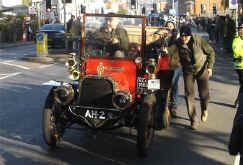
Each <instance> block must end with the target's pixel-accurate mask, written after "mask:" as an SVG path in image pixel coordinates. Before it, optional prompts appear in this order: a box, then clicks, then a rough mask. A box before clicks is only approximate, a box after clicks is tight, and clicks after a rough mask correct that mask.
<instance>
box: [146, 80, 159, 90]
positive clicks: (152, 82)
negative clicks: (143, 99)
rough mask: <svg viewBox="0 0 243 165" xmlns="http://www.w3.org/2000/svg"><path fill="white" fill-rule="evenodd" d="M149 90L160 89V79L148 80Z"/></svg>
mask: <svg viewBox="0 0 243 165" xmlns="http://www.w3.org/2000/svg"><path fill="white" fill-rule="evenodd" d="M148 89H160V80H159V79H153V80H148Z"/></svg>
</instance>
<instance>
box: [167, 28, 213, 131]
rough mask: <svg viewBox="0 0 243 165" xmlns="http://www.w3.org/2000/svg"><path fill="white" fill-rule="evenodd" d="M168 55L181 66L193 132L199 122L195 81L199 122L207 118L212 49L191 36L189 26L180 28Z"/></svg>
mask: <svg viewBox="0 0 243 165" xmlns="http://www.w3.org/2000/svg"><path fill="white" fill-rule="evenodd" d="M168 54H169V55H170V56H171V61H173V59H176V56H178V59H179V60H178V61H180V64H181V66H182V70H183V77H184V86H185V99H186V104H187V111H188V115H189V118H190V121H191V128H192V129H194V130H195V129H197V128H198V126H199V121H198V117H197V111H196V107H195V105H194V99H195V89H194V83H195V81H196V82H197V86H198V93H199V97H200V103H201V120H202V122H205V121H206V120H207V117H208V102H209V83H208V80H209V77H211V76H212V69H213V65H214V61H215V52H214V49H213V48H212V47H211V46H210V45H209V44H208V43H207V41H206V40H205V39H203V38H202V37H200V36H199V35H197V34H192V32H191V29H190V27H189V26H182V27H181V28H180V37H179V39H178V40H177V41H176V43H175V44H173V45H171V46H170V47H169V48H168ZM171 63H172V62H171Z"/></svg>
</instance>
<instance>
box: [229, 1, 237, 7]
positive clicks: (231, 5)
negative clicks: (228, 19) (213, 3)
mask: <svg viewBox="0 0 243 165" xmlns="http://www.w3.org/2000/svg"><path fill="white" fill-rule="evenodd" d="M237 8H238V3H237V0H229V9H237Z"/></svg>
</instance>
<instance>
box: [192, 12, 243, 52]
mask: <svg viewBox="0 0 243 165" xmlns="http://www.w3.org/2000/svg"><path fill="white" fill-rule="evenodd" d="M242 18H243V17H242ZM242 18H240V19H239V22H242ZM194 20H195V23H196V25H197V27H198V29H200V30H204V31H206V32H207V33H208V35H209V40H210V41H211V42H214V43H216V44H217V47H218V48H220V49H221V50H224V52H226V53H232V48H231V45H232V41H233V39H234V36H235V34H236V26H235V25H236V24H235V21H234V19H233V18H232V17H231V16H230V15H228V14H227V15H225V16H220V15H217V16H215V17H212V18H207V17H198V18H195V19H194Z"/></svg>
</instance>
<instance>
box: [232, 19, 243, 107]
mask: <svg viewBox="0 0 243 165" xmlns="http://www.w3.org/2000/svg"><path fill="white" fill-rule="evenodd" d="M232 50H233V53H234V69H235V71H236V72H237V74H238V77H239V82H240V89H239V93H242V92H243V23H242V24H240V25H239V26H238V36H236V37H235V38H234V40H233V43H232ZM238 95H239V94H238ZM238 100H239V99H238V96H237V99H236V100H235V107H236V106H237V104H238Z"/></svg>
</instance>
